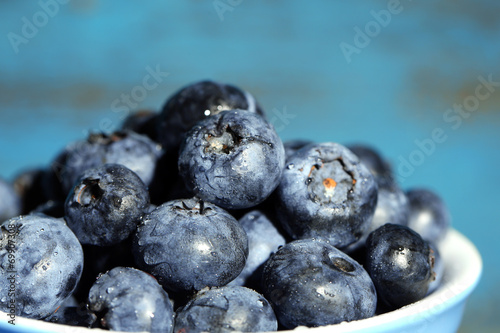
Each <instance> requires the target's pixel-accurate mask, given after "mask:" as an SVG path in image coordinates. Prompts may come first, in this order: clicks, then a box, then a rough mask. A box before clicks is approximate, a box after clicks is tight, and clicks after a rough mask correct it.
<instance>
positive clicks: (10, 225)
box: [0, 215, 83, 319]
mask: <svg viewBox="0 0 500 333" xmlns="http://www.w3.org/2000/svg"><path fill="white" fill-rule="evenodd" d="M0 228H1V233H0V237H1V238H0V267H1V268H2V269H1V270H0V305H1V306H2V309H9V308H12V307H11V306H12V304H15V307H14V311H15V315H18V316H22V317H27V318H34V319H42V318H45V317H47V316H49V315H51V314H52V313H54V312H55V311H56V310H57V308H58V307H59V306H60V305H62V304H63V302H64V301H65V300H66V299H67V298H68V297H70V296H71V295H72V293H73V291H74V290H75V288H76V285H77V283H78V281H79V280H80V276H81V274H82V268H83V251H82V247H81V245H80V243H79V242H78V239H77V238H76V236H75V235H74V234H73V232H72V231H71V230H70V229H69V228H68V227H67V226H66V224H65V223H64V220H62V219H55V218H52V217H47V216H42V215H26V216H19V217H14V218H12V219H10V220H7V221H5V222H4V223H2V225H1V226H0Z"/></svg>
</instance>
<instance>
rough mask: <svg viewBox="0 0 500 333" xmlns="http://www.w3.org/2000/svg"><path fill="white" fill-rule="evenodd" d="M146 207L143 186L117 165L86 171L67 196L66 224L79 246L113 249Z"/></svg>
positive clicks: (129, 230) (134, 224) (131, 173)
mask: <svg viewBox="0 0 500 333" xmlns="http://www.w3.org/2000/svg"><path fill="white" fill-rule="evenodd" d="M148 206H149V194H148V191H147V188H146V185H144V183H143V182H142V180H141V179H140V178H139V176H138V175H137V174H135V173H134V172H132V171H131V170H129V169H128V168H126V167H124V166H122V165H119V164H105V165H102V166H100V167H97V168H91V169H88V170H86V171H85V172H84V173H83V174H82V175H81V176H80V178H79V179H78V180H77V182H76V184H75V186H74V187H73V189H72V190H71V192H70V193H69V194H68V198H67V199H66V203H65V211H66V220H67V222H68V226H69V227H70V228H71V229H72V230H73V232H74V233H75V234H76V236H77V237H78V239H79V240H80V242H81V243H82V244H92V245H101V246H106V245H112V244H116V243H119V242H121V241H123V240H124V239H126V238H127V237H128V236H129V235H130V234H131V233H132V232H133V231H135V229H136V226H137V224H138V223H139V222H140V219H141V218H142V215H143V212H144V210H145V209H146V208H147V207H148Z"/></svg>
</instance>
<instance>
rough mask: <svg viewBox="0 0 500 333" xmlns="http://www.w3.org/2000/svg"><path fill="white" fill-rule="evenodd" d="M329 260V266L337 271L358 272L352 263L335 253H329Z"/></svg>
mask: <svg viewBox="0 0 500 333" xmlns="http://www.w3.org/2000/svg"><path fill="white" fill-rule="evenodd" d="M328 259H329V260H328V261H327V264H328V265H329V266H330V267H332V268H334V269H337V270H339V271H341V272H344V273H352V272H354V271H355V270H356V268H355V267H354V265H353V264H351V263H350V262H348V261H347V260H345V259H343V258H340V257H339V256H338V255H336V254H335V253H329V254H328Z"/></svg>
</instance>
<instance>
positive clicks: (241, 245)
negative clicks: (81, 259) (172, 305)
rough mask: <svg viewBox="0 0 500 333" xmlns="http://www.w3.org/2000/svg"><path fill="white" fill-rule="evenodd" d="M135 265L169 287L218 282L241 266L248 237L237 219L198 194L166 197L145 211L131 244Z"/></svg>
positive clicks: (180, 289) (177, 289) (189, 288)
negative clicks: (153, 208) (190, 197)
mask: <svg viewBox="0 0 500 333" xmlns="http://www.w3.org/2000/svg"><path fill="white" fill-rule="evenodd" d="M132 250H133V253H134V257H135V261H136V263H137V265H138V267H139V268H141V269H143V270H144V271H146V272H148V273H150V274H152V275H153V276H155V277H156V278H157V279H158V281H159V282H160V283H161V284H162V285H163V287H164V288H165V289H166V290H168V291H173V292H191V291H198V290H201V289H203V288H205V287H207V286H208V287H212V286H223V285H226V284H227V283H229V282H230V281H232V280H234V279H235V278H236V277H237V276H238V275H239V274H240V272H241V271H242V270H243V267H244V266H245V261H246V258H247V255H248V241H247V236H246V234H245V231H244V230H243V228H242V227H241V226H240V224H239V223H238V221H237V220H236V219H235V218H234V217H232V216H231V215H230V214H229V213H227V212H226V211H225V210H223V209H222V208H219V207H217V206H215V205H214V204H211V203H208V202H203V201H201V200H199V199H196V198H193V199H179V200H173V201H169V202H166V203H164V204H162V205H160V206H158V208H156V209H155V210H153V211H152V212H151V213H149V214H148V215H146V216H145V218H144V219H143V221H142V223H141V224H140V225H139V226H138V228H137V232H136V234H135V237H134V238H133V247H132Z"/></svg>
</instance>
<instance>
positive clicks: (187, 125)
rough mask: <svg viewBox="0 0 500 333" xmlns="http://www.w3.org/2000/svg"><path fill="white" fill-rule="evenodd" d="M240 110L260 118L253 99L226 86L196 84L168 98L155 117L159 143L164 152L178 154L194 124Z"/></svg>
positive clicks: (228, 85) (205, 82) (205, 83)
mask: <svg viewBox="0 0 500 333" xmlns="http://www.w3.org/2000/svg"><path fill="white" fill-rule="evenodd" d="M234 109H242V110H247V111H249V112H252V113H257V114H260V115H261V116H263V112H262V110H261V108H260V107H259V105H258V104H257V102H256V100H255V98H254V97H253V96H252V95H251V94H250V93H248V92H245V91H243V90H241V89H240V88H237V87H235V86H233V85H230V84H223V83H218V82H214V81H200V82H196V83H193V84H190V85H188V86H186V87H183V88H182V89H180V90H179V91H177V92H176V93H175V94H174V95H172V96H171V97H170V98H169V99H168V100H167V102H166V103H165V106H164V107H163V110H162V111H161V113H160V114H159V116H158V121H157V131H158V138H159V141H160V142H161V143H162V144H163V145H164V147H165V148H166V149H167V150H174V151H176V150H178V147H179V145H180V144H181V142H182V140H183V138H184V135H185V133H186V132H187V131H189V130H190V129H191V127H193V126H194V125H195V124H196V123H197V122H198V121H200V120H202V119H204V118H206V117H207V116H211V115H214V114H217V113H219V112H221V111H225V110H234Z"/></svg>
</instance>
